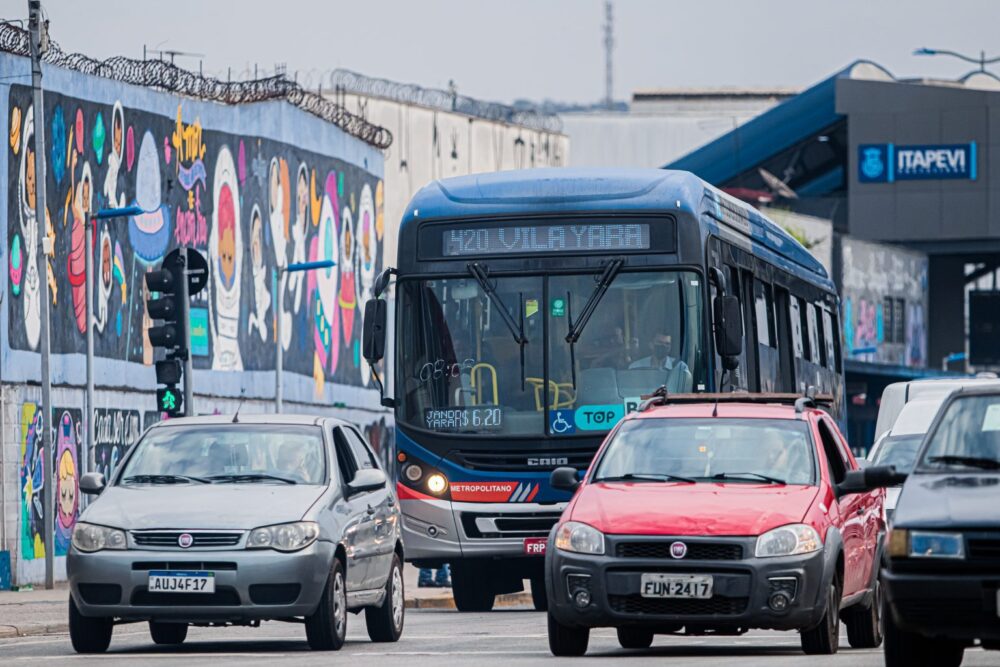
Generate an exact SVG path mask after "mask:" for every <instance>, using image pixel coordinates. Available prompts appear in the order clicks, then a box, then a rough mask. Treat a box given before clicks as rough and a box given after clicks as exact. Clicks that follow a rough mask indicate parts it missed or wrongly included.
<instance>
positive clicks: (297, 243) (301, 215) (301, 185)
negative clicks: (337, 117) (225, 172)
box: [286, 163, 309, 347]
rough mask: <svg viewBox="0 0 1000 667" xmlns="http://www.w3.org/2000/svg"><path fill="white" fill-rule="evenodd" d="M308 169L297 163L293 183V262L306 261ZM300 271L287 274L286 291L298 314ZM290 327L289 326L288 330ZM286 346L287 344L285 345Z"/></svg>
mask: <svg viewBox="0 0 1000 667" xmlns="http://www.w3.org/2000/svg"><path fill="white" fill-rule="evenodd" d="M308 171H309V169H308V168H307V167H306V165H305V163H302V164H300V165H299V175H298V178H297V179H296V183H295V222H294V223H293V225H292V242H293V243H294V247H293V249H292V262H293V263H295V264H298V263H301V262H304V261H306V230H307V229H308V221H309V182H308V181H309V178H308ZM302 280H303V275H302V272H300V271H297V272H295V273H293V274H292V275H291V276H289V279H288V291H289V292H290V293H294V296H295V300H294V306H293V308H294V312H295V313H296V314H298V312H299V308H300V306H301V303H302ZM290 329H291V327H289V330H290ZM286 347H287V345H286Z"/></svg>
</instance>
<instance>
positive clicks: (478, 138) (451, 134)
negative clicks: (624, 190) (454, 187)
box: [346, 94, 570, 264]
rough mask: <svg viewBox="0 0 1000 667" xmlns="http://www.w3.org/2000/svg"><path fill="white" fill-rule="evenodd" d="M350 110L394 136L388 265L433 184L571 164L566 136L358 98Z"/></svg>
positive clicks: (351, 99) (388, 166)
mask: <svg viewBox="0 0 1000 667" xmlns="http://www.w3.org/2000/svg"><path fill="white" fill-rule="evenodd" d="M346 106H347V108H348V109H349V110H351V111H354V112H356V113H359V114H361V115H363V116H364V117H365V118H367V119H368V120H369V121H371V122H373V123H375V124H377V125H381V126H382V127H386V128H388V129H389V130H390V131H391V132H392V135H393V143H392V146H390V147H389V148H388V149H387V150H386V151H385V167H384V173H385V217H386V220H387V221H388V222H387V224H386V229H387V234H386V240H385V253H386V254H385V257H386V258H387V259H386V262H387V264H394V263H395V257H396V234H395V230H396V228H397V226H398V224H399V221H400V220H401V219H402V217H403V211H404V210H405V208H406V205H407V203H409V201H410V198H411V197H412V196H413V194H414V193H415V192H416V191H417V190H419V189H420V188H422V187H423V186H425V185H427V184H428V183H430V182H431V181H433V180H435V179H438V178H448V177H450V176H462V175H464V174H475V173H482V172H490V171H503V170H505V169H525V168H534V167H563V166H566V165H567V164H569V151H570V147H569V139H568V138H567V137H566V136H565V135H563V134H555V133H551V132H543V131H539V130H532V129H528V128H524V127H519V126H516V125H508V124H506V123H500V122H494V121H489V120H483V119H481V118H474V117H472V116H466V115H463V114H458V113H451V112H447V111H440V110H437V109H431V108H426V107H420V106H415V105H412V104H403V103H400V102H395V101H393V100H390V99H384V98H377V97H362V96H358V95H356V94H348V95H347V96H346Z"/></svg>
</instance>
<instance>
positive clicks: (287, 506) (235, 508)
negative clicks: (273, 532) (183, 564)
mask: <svg viewBox="0 0 1000 667" xmlns="http://www.w3.org/2000/svg"><path fill="white" fill-rule="evenodd" d="M325 490H326V487H325V486H315V485H296V486H292V485H290V484H288V485H286V484H281V485H278V484H267V483H257V482H255V483H253V484H171V485H157V486H147V485H130V486H112V487H109V488H107V489H105V491H104V492H103V493H102V494H101V495H100V497H99V498H98V499H97V500H95V501H93V502H91V504H90V506H89V507H88V508H87V509H86V510H85V511H84V512H83V514H82V515H81V516H80V520H81V521H86V522H89V523H97V524H101V525H104V526H111V527H114V528H124V529H126V530H138V529H146V528H176V529H180V530H185V529H198V528H219V529H236V528H242V529H250V528H256V527H258V526H266V525H269V524H274V523H283V522H286V521H298V520H299V519H301V518H302V516H303V515H304V514H305V513H306V510H308V509H309V508H310V507H312V505H313V503H315V502H316V499H317V498H319V496H320V495H321V494H322V493H323V492H324V491H325Z"/></svg>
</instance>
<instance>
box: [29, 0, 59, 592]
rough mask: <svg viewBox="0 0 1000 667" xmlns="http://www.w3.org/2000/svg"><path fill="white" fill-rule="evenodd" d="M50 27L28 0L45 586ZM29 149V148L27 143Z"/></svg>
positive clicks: (49, 478)
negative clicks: (45, 81) (45, 57)
mask: <svg viewBox="0 0 1000 667" xmlns="http://www.w3.org/2000/svg"><path fill="white" fill-rule="evenodd" d="M47 32H48V29H47V27H46V26H44V25H43V24H42V3H41V2H40V0H28V33H29V34H28V44H29V46H30V48H31V88H32V92H33V93H34V103H33V104H34V119H33V120H34V135H35V224H36V226H37V228H38V231H37V234H38V249H37V252H38V267H39V269H38V282H39V288H40V289H41V294H40V295H39V296H40V298H41V300H42V349H41V356H42V419H41V425H42V429H41V431H42V432H41V434H40V438H41V443H42V445H41V451H42V453H43V454H44V456H42V475H43V480H42V514H43V519H42V522H43V526H44V528H43V529H44V531H45V535H44V538H43V540H42V543H43V545H44V547H45V588H49V589H51V588H52V587H53V585H54V577H53V564H54V562H53V557H54V556H55V544H54V542H55V523H54V522H53V520H52V519H53V517H52V509H53V504H52V487H53V486H55V477H54V475H53V474H52V463H53V461H52V459H53V458H54V457H53V456H52V434H53V433H54V432H55V429H54V428H53V425H52V423H51V422H52V378H51V376H50V375H49V361H50V354H51V350H50V342H49V253H50V251H51V250H52V248H51V244H52V241H51V240H50V239H49V229H48V216H47V215H46V214H45V213H46V211H47V210H48V209H47V207H46V205H45V153H46V151H45V100H44V97H43V95H42V53H43V51H44V48H43V47H44V45H43V44H42V40H43V39H45V41H48V37H47V35H46V33H47ZM24 150H25V151H27V150H28V147H27V146H25V147H24Z"/></svg>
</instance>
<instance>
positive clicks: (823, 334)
mask: <svg viewBox="0 0 1000 667" xmlns="http://www.w3.org/2000/svg"><path fill="white" fill-rule="evenodd" d="M813 311H814V312H819V313H821V314H822V313H825V311H824V310H823V307H822V306H820V305H819V304H816V305H814V306H813ZM816 324H817V326H816V330H817V333H818V335H819V361H818V362H817V363H818V364H819V365H820V366H826V365H827V360H828V359H829V358H830V356H829V347H828V346H829V343H828V342H827V341H828V340H829V333H827V331H826V327H825V326H824V327H822V328H820V326H819V324H820V322H819V321H817V323H816ZM823 324H825V322H824V323H823Z"/></svg>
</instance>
